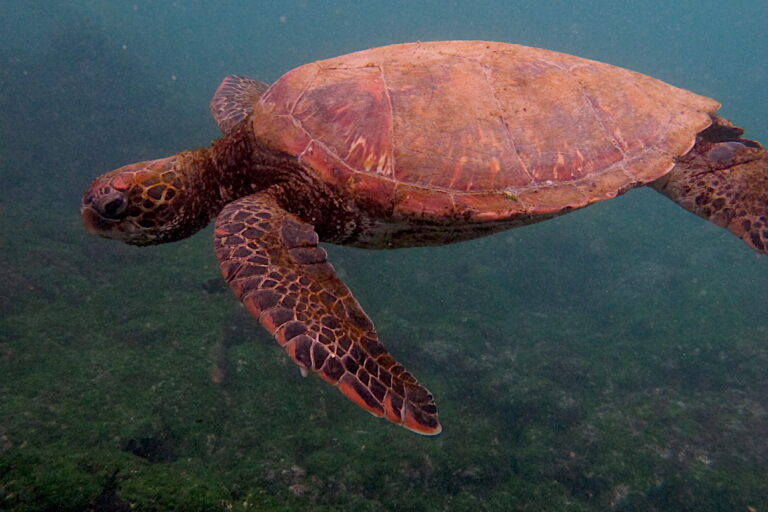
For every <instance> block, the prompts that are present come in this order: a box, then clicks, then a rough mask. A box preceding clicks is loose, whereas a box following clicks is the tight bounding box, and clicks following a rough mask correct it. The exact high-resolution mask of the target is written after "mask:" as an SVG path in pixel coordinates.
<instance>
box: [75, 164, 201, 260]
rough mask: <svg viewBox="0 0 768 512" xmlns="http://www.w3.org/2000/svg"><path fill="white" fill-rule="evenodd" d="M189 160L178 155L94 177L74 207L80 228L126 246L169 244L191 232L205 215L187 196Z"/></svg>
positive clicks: (189, 181) (198, 225) (191, 197)
mask: <svg viewBox="0 0 768 512" xmlns="http://www.w3.org/2000/svg"><path fill="white" fill-rule="evenodd" d="M190 158H191V155H188V154H185V153H180V154H178V155H174V156H171V157H168V158H162V159H160V160H151V161H147V162H139V163H135V164H131V165H126V166H125V167H121V168H119V169H116V170H114V171H111V172H108V173H106V174H104V175H102V176H99V177H98V178H96V179H95V180H94V181H93V183H91V186H90V187H89V188H88V191H87V192H86V193H85V195H84V196H83V201H82V204H81V206H80V212H81V215H82V218H83V224H84V225H85V228H86V229H87V230H88V231H89V232H90V233H93V234H96V235H99V236H103V237H105V238H113V239H115V240H122V241H123V242H126V243H129V244H132V245H151V244H161V243H164V242H173V241H175V240H180V239H182V238H186V237H187V236H189V235H191V234H192V233H194V232H196V231H197V230H198V229H200V228H202V227H203V226H205V224H206V223H207V222H208V220H209V215H208V214H207V213H206V212H204V211H202V210H203V205H202V204H201V203H202V201H196V200H195V197H193V196H194V194H193V193H192V191H190V189H191V188H192V187H191V185H192V184H191V181H192V179H191V178H192V176H190V174H192V173H191V172H190V169H191V168H194V166H191V162H190V161H189V160H190Z"/></svg>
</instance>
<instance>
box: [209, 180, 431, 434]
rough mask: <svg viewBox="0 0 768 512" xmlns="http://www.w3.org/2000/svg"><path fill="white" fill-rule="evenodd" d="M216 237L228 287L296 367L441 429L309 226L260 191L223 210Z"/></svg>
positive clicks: (424, 395)
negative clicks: (319, 245)
mask: <svg viewBox="0 0 768 512" xmlns="http://www.w3.org/2000/svg"><path fill="white" fill-rule="evenodd" d="M215 236H216V240H215V244H216V257H217V258H218V260H219V264H220V265H221V270H222V273H223V274H224V277H225V279H226V280H227V282H228V283H229V286H230V287H231V288H232V290H233V291H234V292H235V294H236V295H237V296H238V297H239V298H240V300H241V301H242V302H243V304H245V306H246V308H248V310H249V311H250V312H251V313H252V314H253V315H254V316H256V317H257V318H258V319H259V322H260V323H261V325H262V326H264V327H265V328H266V329H267V330H268V331H269V332H270V333H271V334H273V335H274V336H275V338H276V339H277V341H278V343H280V345H281V346H282V347H283V348H284V349H285V350H286V351H287V352H288V353H289V354H290V356H291V357H292V358H293V360H294V361H295V362H296V364H298V365H299V366H300V367H302V368H308V369H311V370H313V371H315V372H317V373H318V374H319V375H320V377H322V378H323V379H325V380H327V381H328V382H330V383H331V384H334V385H336V386H338V388H339V390H341V392H342V393H344V394H345V395H346V396H347V397H349V398H350V399H351V400H352V401H353V402H355V403H356V404H358V405H359V406H360V407H362V408H363V409H365V410H367V411H368V412H370V413H372V414H374V415H376V416H384V417H386V418H387V419H388V420H390V421H392V422H394V423H398V424H401V425H403V426H404V427H405V428H407V429H410V430H413V431H415V432H418V433H420V434H438V433H439V432H440V430H441V427H440V423H439V421H438V419H437V408H436V407H435V403H434V400H433V398H432V395H431V394H430V393H429V391H427V390H426V389H425V388H424V387H422V386H421V385H420V384H419V383H418V382H417V381H416V379H415V378H414V377H413V376H412V375H411V374H410V373H409V372H407V371H405V369H404V368H403V367H402V365H400V364H399V363H398V362H397V361H395V360H394V359H393V358H392V357H391V356H390V355H389V354H388V353H387V351H386V350H385V349H384V347H383V345H382V344H381V342H380V341H379V338H378V336H377V334H376V331H375V329H374V327H373V324H372V323H371V321H370V319H369V318H368V316H367V315H366V314H365V312H364V311H363V310H362V308H361V307H360V304H358V302H357V300H356V299H355V298H354V296H353V295H352V292H351V291H350V290H349V288H347V286H346V285H345V284H344V283H343V282H342V281H341V280H340V279H339V278H338V277H337V276H336V273H335V271H334V269H333V267H332V266H331V265H330V264H329V263H328V262H327V258H326V257H327V255H326V252H325V250H324V249H322V248H321V247H318V236H317V234H316V233H315V231H314V229H313V227H312V226H311V225H309V224H307V223H305V222H303V221H302V220H301V219H299V218H298V217H296V216H295V215H292V214H290V213H288V212H287V211H285V210H284V209H282V208H281V207H280V206H279V205H278V204H277V202H276V201H275V199H274V198H273V197H272V196H270V195H269V194H267V193H260V194H254V195H250V196H246V197H244V198H242V199H239V200H237V201H234V202H233V203H230V204H229V205H227V206H226V207H224V209H223V210H222V211H221V213H220V214H219V216H218V218H217V220H216V235H215Z"/></svg>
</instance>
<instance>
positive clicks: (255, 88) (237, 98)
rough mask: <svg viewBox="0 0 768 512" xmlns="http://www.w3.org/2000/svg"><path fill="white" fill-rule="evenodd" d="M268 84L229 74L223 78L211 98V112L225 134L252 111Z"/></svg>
mask: <svg viewBox="0 0 768 512" xmlns="http://www.w3.org/2000/svg"><path fill="white" fill-rule="evenodd" d="M267 89H269V85H268V84H265V83H264V82H259V81H258V80H254V79H253V78H248V77H247V76H239V75H229V76H228V77H226V78H224V80H222V81H221V83H220V84H219V87H218V88H217V89H216V93H215V94H214V95H213V99H211V114H213V118H214V119H216V123H217V124H218V125H219V128H221V132H222V133H224V134H225V135H226V134H227V133H229V132H230V131H231V130H232V128H234V127H235V126H237V125H238V124H240V123H241V122H243V120H245V119H246V118H247V117H249V116H250V115H251V112H253V104H254V103H256V102H257V101H259V98H260V97H261V95H262V94H264V92H265V91H266V90H267Z"/></svg>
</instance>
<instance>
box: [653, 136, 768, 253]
mask: <svg viewBox="0 0 768 512" xmlns="http://www.w3.org/2000/svg"><path fill="white" fill-rule="evenodd" d="M738 133H739V134H740V133H741V131H740V130H739V132H738ZM706 135H707V134H706V133H703V134H702V138H701V140H700V141H699V143H697V145H696V147H694V149H693V150H691V152H690V153H689V154H688V155H686V156H684V157H682V158H681V159H679V161H678V162H677V164H676V165H675V167H674V168H673V169H672V170H671V171H670V172H669V174H667V175H665V176H663V177H662V178H660V179H659V180H657V181H656V182H654V183H653V184H652V187H653V188H654V189H656V190H657V191H659V192H661V193H662V194H664V195H665V196H667V197H669V198H670V199H672V200H673V201H675V202H676V203H678V204H679V205H680V206H682V207H683V208H685V209H686V210H688V211H690V212H693V213H695V214H696V215H698V216H700V217H703V218H705V219H707V220H709V221H711V222H713V223H714V224H717V225H718V226H720V227H724V228H726V229H728V231H730V232H731V233H733V234H734V235H736V236H737V237H739V238H741V239H742V240H743V241H744V242H745V243H746V244H747V245H749V246H750V247H752V248H753V249H755V250H756V251H758V252H761V253H764V254H768V152H767V151H766V150H765V149H763V148H762V147H761V146H760V144H758V143H756V142H753V141H751V140H748V139H742V138H734V139H733V140H714V141H713V140H711V139H709V140H708V138H707V137H706Z"/></svg>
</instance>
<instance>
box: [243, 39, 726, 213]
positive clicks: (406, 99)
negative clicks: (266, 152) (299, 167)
mask: <svg viewBox="0 0 768 512" xmlns="http://www.w3.org/2000/svg"><path fill="white" fill-rule="evenodd" d="M719 106H720V105H719V104H718V103H717V102H716V101H714V100H712V99H709V98H705V97H702V96H699V95H696V94H694V93H691V92H688V91H685V90H683V89H679V88H676V87H673V86H671V85H668V84H666V83H663V82H661V81H659V80H656V79H653V78H650V77H648V76H645V75H642V74H640V73H636V72H633V71H629V70H626V69H622V68H618V67H615V66H611V65H608V64H603V63H600V62H595V61H591V60H586V59H581V58H578V57H574V56H571V55H565V54H562V53H557V52H552V51H548V50H542V49H537V48H529V47H525V46H519V45H513V44H505V43H492V42H481V41H448V42H433V43H411V44H400V45H394V46H386V47H381V48H374V49H371V50H366V51H362V52H357V53H352V54H349V55H344V56H341V57H336V58H333V59H328V60H323V61H318V62H315V63H312V64H307V65H304V66H301V67H299V68H296V69H294V70H292V71H290V72H288V73H287V74H285V75H284V76H283V77H282V78H280V79H279V80H278V81H277V82H275V83H274V84H273V85H272V86H271V87H270V88H269V89H268V90H267V92H266V93H265V94H264V95H263V96H262V97H261V99H260V101H259V103H258V104H257V105H256V108H255V112H254V116H253V118H252V119H253V129H254V131H255V133H256V134H257V136H259V137H261V138H262V139H263V140H265V141H267V142H269V143H270V144H272V145H274V146H276V147H278V148H279V149H282V150H284V151H286V152H288V153H290V154H294V155H296V156H297V157H298V158H299V159H300V160H301V161H302V162H304V163H305V164H308V166H309V167H311V168H312V169H314V171H315V172H316V173H317V175H318V176H319V177H320V178H321V179H323V180H324V181H326V182H327V183H329V184H331V185H332V186H334V187H336V188H337V189H339V190H340V191H343V192H346V193H349V194H352V196H354V197H357V198H359V199H364V200H365V201H367V202H368V203H369V204H374V205H375V206H376V207H377V208H380V209H384V210H386V211H387V212H391V213H392V214H394V215H395V216H396V217H398V216H403V217H412V216H414V215H415V216H420V217H431V218H440V217H452V216H455V215H460V216H462V218H464V219H467V218H473V219H476V220H498V219H504V218H509V217H513V216H517V215H530V216H536V215H550V214H553V213H557V212H559V211H561V210H563V209H570V208H579V207H582V206H586V205H587V204H589V203H592V202H595V201H600V200H603V199H608V198H611V197H614V196H616V195H617V194H619V193H622V192H624V191H625V190H627V189H629V188H632V187H635V186H639V185H643V184H646V183H648V182H650V181H653V180H655V179H657V178H659V177H660V176H662V175H664V174H665V173H667V172H668V171H669V170H670V169H671V168H672V166H673V164H674V160H675V158H676V157H679V156H682V155H684V154H685V153H687V152H688V151H689V150H690V148H691V147H692V146H693V144H694V142H695V139H696V134H697V133H698V132H700V131H702V130H703V129H705V128H706V127H707V126H709V125H710V124H711V118H710V113H712V112H714V111H716V110H717V109H718V108H719Z"/></svg>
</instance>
